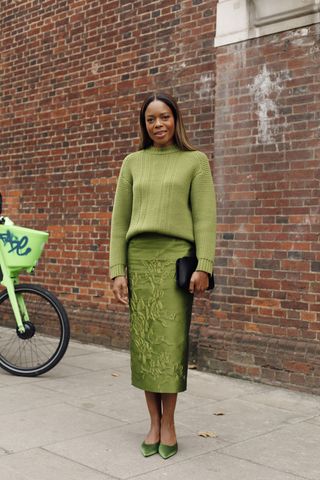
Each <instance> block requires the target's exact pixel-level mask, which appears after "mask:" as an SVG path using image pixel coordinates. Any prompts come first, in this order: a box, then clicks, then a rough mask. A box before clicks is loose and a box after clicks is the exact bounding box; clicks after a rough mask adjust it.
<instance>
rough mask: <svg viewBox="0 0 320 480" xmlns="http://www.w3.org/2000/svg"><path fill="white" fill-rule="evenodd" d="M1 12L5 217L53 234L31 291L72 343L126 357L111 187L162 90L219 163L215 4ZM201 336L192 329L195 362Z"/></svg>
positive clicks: (7, 6)
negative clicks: (58, 307) (38, 288)
mask: <svg viewBox="0 0 320 480" xmlns="http://www.w3.org/2000/svg"><path fill="white" fill-rule="evenodd" d="M1 7H2V12H1V17H0V31H1V36H0V42H1V43H0V52H1V61H0V74H1V117H0V139H1V167H2V179H3V181H2V184H1V190H2V192H3V194H4V209H5V213H7V214H9V215H10V216H11V217H12V219H14V221H15V222H16V223H19V224H22V225H25V226H32V227H34V228H39V229H46V230H48V231H49V233H50V241H49V244H48V245H47V247H46V250H45V253H44V255H43V258H42V260H41V262H40V264H39V267H38V270H37V275H36V277H35V278H34V279H33V281H34V282H45V284H46V285H47V287H48V288H49V289H50V290H53V291H55V292H56V293H57V294H58V295H59V297H60V298H61V299H62V301H63V302H64V304H65V305H66V307H67V309H68V312H69V316H70V319H71V326H72V335H73V337H74V338H78V339H81V340H84V341H90V342H99V343H103V344H106V345H111V346H114V347H127V346H128V317H127V313H126V309H124V308H122V307H119V306H118V305H117V304H115V302H114V300H113V295H112V292H111V288H110V284H109V282H108V245H109V229H110V219H111V211H112V204H113V197H114V192H115V185H116V179H117V176H118V173H119V168H120V166H121V162H122V160H123V158H124V156H125V155H126V154H128V153H129V152H131V151H133V150H134V149H136V146H137V140H138V110H139V107H140V104H141V101H142V99H143V98H144V96H145V95H146V93H148V92H149V91H152V90H156V89H165V90H166V91H169V92H171V93H173V94H174V95H175V96H177V97H178V99H179V101H180V104H181V106H182V110H183V112H184V114H185V119H186V123H187V126H188V130H189V132H190V137H191V139H192V141H193V142H194V143H195V144H196V145H199V148H201V149H202V150H205V151H206V152H207V153H208V155H209V156H211V157H212V153H213V148H212V144H213V123H214V109H213V89H214V56H215V52H214V49H213V41H214V29H215V1H202V0H184V1H182V2H176V1H174V0H170V1H160V0H158V1H154V0H143V1H142V0H140V1H127V0H125V1H124V0H112V1H110V0H97V1H90V2H87V1H81V0H78V1H72V0H68V1H61V0H59V1H57V0H42V1H41V2H38V1H23V2H20V1H18V0H16V1H12V0H4V1H2V2H1ZM197 310H198V312H200V313H201V311H202V310H203V303H202V302H199V304H198V307H197ZM198 330H199V322H197V320H196V321H195V327H194V335H193V337H194V341H193V351H195V346H196V337H197V335H198Z"/></svg>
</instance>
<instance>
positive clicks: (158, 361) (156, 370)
mask: <svg viewBox="0 0 320 480" xmlns="http://www.w3.org/2000/svg"><path fill="white" fill-rule="evenodd" d="M191 247H192V246H191V244H190V243H189V242H187V241H185V240H182V239H177V238H173V237H166V236H164V235H157V234H151V233H150V234H144V235H139V236H137V237H134V238H133V239H132V240H131V241H130V242H129V247H128V276H129V299H130V302H129V304H130V329H131V373H132V385H134V386H136V387H138V388H141V389H143V390H146V391H151V392H161V393H176V392H182V391H184V390H185V389H186V385H187V368H188V343H189V329H190V321H191V311H192V302H193V295H191V294H189V293H188V292H184V291H182V290H181V289H180V288H178V287H177V286H176V275H175V273H176V260H177V258H179V257H183V256H186V255H188V254H190V251H191Z"/></svg>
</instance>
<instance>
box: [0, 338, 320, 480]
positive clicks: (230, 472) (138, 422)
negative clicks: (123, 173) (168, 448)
mask: <svg viewBox="0 0 320 480" xmlns="http://www.w3.org/2000/svg"><path fill="white" fill-rule="evenodd" d="M0 401H1V407H2V408H1V412H0V422H1V427H0V479H1V480H40V479H41V480H43V479H45V480H74V479H77V480H82V479H86V480H103V479H104V480H109V479H113V480H117V479H128V480H131V479H132V480H133V479H135V480H157V479H159V480H160V479H170V480H171V479H172V480H180V479H181V480H182V479H183V480H189V479H191V480H197V479H199V480H200V479H201V480H202V479H203V478H210V479H211V478H212V479H213V480H226V479H228V480H239V479H241V478H243V479H245V480H269V479H272V480H319V478H320V456H319V455H318V451H319V438H320V408H319V407H320V397H319V396H315V395H308V394H304V393H301V392H294V391H289V390H285V389H282V388H278V387H272V386H268V385H262V384H258V383H254V382H249V381H243V380H240V379H234V378H229V377H223V376H218V375H214V374H209V373H203V372H198V371H197V370H189V378H188V390H187V391H186V392H183V393H182V394H180V395H179V399H178V404H177V410H176V428H177V436H178V442H179V451H178V454H177V455H175V456H174V457H172V458H171V459H169V460H163V459H162V458H161V457H160V456H159V455H154V456H152V457H150V458H144V457H143V456H142V455H141V453H140V450H139V446H140V443H141V442H142V440H143V438H144V435H145V434H146V432H147V430H148V428H149V422H148V413H147V408H146V405H145V401H144V392H143V391H141V390H139V389H136V388H134V387H132V386H131V379H130V357H129V354H128V353H127V352H123V351H116V350H111V349H106V348H104V347H100V346H94V345H83V344H80V343H78V342H73V341H72V342H70V346H69V348H68V351H67V354H66V355H65V357H64V358H63V360H62V361H61V362H60V363H59V365H57V366H56V367H55V368H54V369H52V370H51V371H50V372H48V373H47V374H45V375H42V376H40V377H36V378H24V377H15V376H12V375H10V374H8V373H7V372H5V371H3V370H0ZM200 432H212V433H214V434H215V436H214V437H208V438H204V437H202V436H199V433H200Z"/></svg>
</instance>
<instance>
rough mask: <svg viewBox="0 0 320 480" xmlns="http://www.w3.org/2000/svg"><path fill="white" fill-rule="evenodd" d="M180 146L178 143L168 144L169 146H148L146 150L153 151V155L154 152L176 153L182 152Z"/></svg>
mask: <svg viewBox="0 0 320 480" xmlns="http://www.w3.org/2000/svg"><path fill="white" fill-rule="evenodd" d="M180 151H181V150H180V148H179V147H177V145H168V146H167V147H153V146H152V147H148V148H147V149H146V152H148V153H151V154H152V155H154V154H160V155H161V154H165V153H166V154H167V153H174V152H180Z"/></svg>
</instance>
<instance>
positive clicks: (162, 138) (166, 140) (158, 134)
mask: <svg viewBox="0 0 320 480" xmlns="http://www.w3.org/2000/svg"><path fill="white" fill-rule="evenodd" d="M145 122H146V128H147V132H148V134H149V137H150V138H151V140H152V141H153V145H154V147H167V146H168V145H172V144H173V139H174V132H175V123H174V116H173V113H172V110H171V108H170V107H168V105H167V104H166V103H164V102H161V100H153V102H151V103H149V105H148V107H147V109H146V113H145Z"/></svg>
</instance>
